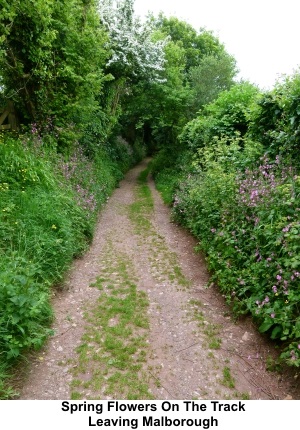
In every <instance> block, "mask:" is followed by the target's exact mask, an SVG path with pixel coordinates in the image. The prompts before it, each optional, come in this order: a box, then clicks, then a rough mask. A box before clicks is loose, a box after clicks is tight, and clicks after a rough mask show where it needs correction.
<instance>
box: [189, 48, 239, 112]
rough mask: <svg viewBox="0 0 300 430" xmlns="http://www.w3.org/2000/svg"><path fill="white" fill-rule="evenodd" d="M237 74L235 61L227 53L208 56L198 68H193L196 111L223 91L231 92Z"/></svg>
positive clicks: (192, 79) (192, 82)
mask: <svg viewBox="0 0 300 430" xmlns="http://www.w3.org/2000/svg"><path fill="white" fill-rule="evenodd" d="M235 74H236V69H235V60H234V59H233V57H231V56H230V55H228V54H227V53H226V52H225V51H224V52H223V53H222V54H221V53H220V54H219V55H218V56H217V55H206V56H205V57H203V58H202V59H201V61H200V63H199V65H198V66H195V67H191V68H190V70H189V80H190V85H191V88H192V89H193V92H194V97H193V99H194V101H193V104H194V106H195V107H194V109H195V110H196V111H197V110H199V109H200V108H202V107H203V106H204V105H206V104H208V103H211V102H212V101H213V100H215V99H216V98H217V96H218V94H219V93H221V92H222V91H225V90H229V88H230V87H231V86H232V85H233V83H234V82H233V78H234V76H235Z"/></svg>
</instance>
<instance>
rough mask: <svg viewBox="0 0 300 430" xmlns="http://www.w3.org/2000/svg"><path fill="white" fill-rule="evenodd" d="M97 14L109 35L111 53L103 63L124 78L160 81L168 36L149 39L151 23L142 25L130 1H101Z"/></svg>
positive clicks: (151, 31)
mask: <svg viewBox="0 0 300 430" xmlns="http://www.w3.org/2000/svg"><path fill="white" fill-rule="evenodd" d="M99 14H100V18H101V21H102V22H103V24H104V25H105V26H106V28H107V30H108V32H109V36H110V48H111V50H112V56H111V58H110V59H109V61H108V63H107V66H110V67H112V68H115V69H117V70H118V69H119V70H121V71H122V73H124V72H125V74H127V75H129V76H128V77H142V78H143V79H148V80H150V81H158V82H160V81H162V76H161V75H162V72H163V70H164V65H165V54H164V48H165V45H166V43H167V41H168V39H165V40H159V41H154V40H153V31H154V28H153V25H152V24H151V23H150V22H146V23H145V24H143V23H142V22H141V20H140V18H139V17H137V16H134V0H119V1H115V0H102V1H100V3H99ZM124 69H125V70H124Z"/></svg>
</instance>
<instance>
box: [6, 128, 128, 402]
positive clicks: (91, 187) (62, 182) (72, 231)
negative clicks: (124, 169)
mask: <svg viewBox="0 0 300 430" xmlns="http://www.w3.org/2000/svg"><path fill="white" fill-rule="evenodd" d="M21 139H22V140H17V139H15V138H12V137H11V135H9V134H7V135H6V136H5V137H3V135H0V160H1V169H0V285H1V288H0V368H1V369H3V372H0V379H1V385H0V398H1V399H2V398H3V399H4V398H9V397H10V396H11V393H12V392H13V389H10V388H9V377H8V372H7V369H9V368H11V366H12V365H13V364H14V363H16V361H17V359H18V358H19V357H20V356H23V355H24V354H25V353H26V352H27V351H29V350H30V349H32V348H34V349H38V348H40V347H41V345H42V344H43V342H45V340H46V339H47V337H48V336H49V334H51V331H50V330H49V329H48V327H49V324H50V323H51V317H52V313H51V308H50V304H49V300H50V296H51V287H53V286H55V285H58V283H59V282H61V280H62V279H63V277H64V274H65V273H66V270H67V269H68V268H69V266H70V264H71V262H72V260H73V258H74V257H77V256H79V255H81V254H82V253H83V252H84V251H85V250H86V249H87V248H88V245H89V243H90V241H91V239H92V235H93V229H94V225H95V222H96V218H97V213H98V209H99V208H100V206H101V205H102V204H103V203H104V202H106V199H107V196H108V195H109V194H110V192H111V191H112V189H113V188H114V186H115V183H116V181H117V180H119V179H120V176H121V175H122V174H121V173H120V171H119V170H118V167H117V165H116V164H114V163H112V162H111V161H110V160H109V158H108V157H107V156H106V155H105V154H100V155H99V156H98V157H96V158H95V159H94V160H88V159H87V158H86V157H84V155H83V154H82V152H81V151H80V150H79V149H78V148H77V149H76V148H75V150H74V154H73V155H72V156H70V158H69V159H67V158H66V159H63V158H62V156H61V155H59V154H57V153H56V152H55V151H54V150H50V149H47V148H46V147H45V145H41V146H39V147H35V146H34V144H33V142H31V141H30V138H28V136H27V137H26V136H23V137H21ZM70 171H71V172H72V174H69V173H70ZM63 172H64V173H63ZM66 172H68V175H69V177H68V178H66V177H65V176H64V175H65V174H66ZM12 372H13V371H12Z"/></svg>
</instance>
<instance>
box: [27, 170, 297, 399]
mask: <svg viewBox="0 0 300 430" xmlns="http://www.w3.org/2000/svg"><path fill="white" fill-rule="evenodd" d="M145 163H146V162H144V163H142V164H140V165H139V166H137V167H135V168H134V169H132V170H131V171H130V172H129V173H128V174H127V176H126V178H125V179H124V180H123V181H122V182H121V184H120V188H118V189H116V191H115V192H114V194H113V195H112V197H111V198H110V199H109V201H108V203H107V206H106V207H105V209H104V210H103V212H102V213H101V216H100V218H99V223H98V226H97V230H96V234H95V237H94V241H93V244H92V246H91V248H90V250H89V251H88V252H87V253H86V255H85V256H84V257H83V258H81V259H80V260H77V261H75V262H74V264H73V267H72V269H71V270H70V273H69V275H68V277H67V279H66V282H65V287H64V289H63V291H62V292H59V293H57V295H56V297H55V298H54V302H53V306H54V310H55V323H54V326H53V328H54V330H55V335H54V336H53V337H52V338H51V339H50V341H49V342H48V345H47V347H46V348H45V349H44V350H43V351H41V352H39V353H38V354H37V355H35V356H34V357H33V359H32V363H31V364H30V366H29V369H28V375H27V378H26V381H25V383H24V385H23V387H22V388H21V390H20V393H21V395H20V399H69V398H74V394H72V393H74V387H75V386H76V393H77V395H80V398H83V399H85V398H86V399H88V398H89V399H107V398H115V399H118V398H120V399H121V398H126V391H124V390H123V391H122V390H121V391H119V392H118V390H117V389H116V390H115V391H114V392H113V393H112V392H107V391H106V388H105V386H104V385H103V384H102V385H101V384H100V385H98V386H97V385H96V384H94V383H93V380H94V379H95V378H99V369H100V367H101V369H102V371H103V375H104V376H103V375H102V378H104V379H102V380H107V379H108V378H109V375H111V374H110V373H107V372H106V373H105V372H104V370H103V363H102V364H101V365H100V364H99V366H100V367H97V366H98V364H97V363H98V361H97V357H95V353H94V352H95V351H96V352H97V354H98V355H99V354H100V355H101V351H102V350H101V342H103V341H102V340H101V339H100V340H99V345H100V346H99V345H98V346H99V348H98V349H97V350H95V348H96V346H95V344H96V340H95V339H94V338H95V335H94V334H93V336H92V335H90V338H91V339H93V341H91V342H90V343H87V346H86V348H87V352H86V356H85V357H86V359H85V360H86V361H85V368H84V371H83V370H82V364H81V365H79V361H80V359H79V354H78V349H77V347H79V346H80V345H81V344H82V337H83V336H85V335H86V333H87V332H89V333H91V330H94V332H95V330H96V332H97V333H100V337H101V326H99V327H89V326H90V325H91V324H93V322H92V318H90V317H89V310H90V309H93V308H94V307H95V304H96V303H97V301H98V300H99V299H101V294H104V293H107V291H108V287H109V285H108V284H105V285H104V290H99V289H97V288H92V287H91V284H93V283H94V282H95V281H96V280H97V278H98V279H99V278H101V277H102V276H104V274H105V276H106V278H107V273H108V268H110V269H111V270H110V272H109V276H110V284H113V286H114V285H117V286H118V285H121V281H120V274H118V273H117V269H115V267H116V262H117V261H119V260H120V258H122V261H123V262H124V264H123V265H124V267H125V269H126V273H127V275H126V276H127V278H126V279H127V280H128V279H129V278H130V279H132V280H134V282H135V283H136V285H137V289H138V290H140V291H143V292H144V293H145V294H146V296H147V298H148V302H149V306H148V311H147V319H148V320H149V328H144V329H143V330H142V335H143V336H144V337H145V338H146V344H147V347H146V353H145V354H146V355H145V357H146V358H145V359H144V361H143V364H142V369H141V371H140V374H141V378H144V380H145V382H146V383H147V386H148V389H149V393H150V394H151V396H152V397H153V398H156V399H221V398H222V399H224V398H227V399H236V398H244V399H246V398H250V399H284V398H287V397H288V398H289V396H291V397H293V398H294V399H297V398H299V397H298V394H297V392H296V386H295V385H296V383H297V381H295V380H294V379H293V378H292V377H287V376H286V375H285V376H283V375H279V374H278V373H274V372H269V371H267V370H266V360H267V357H268V356H273V354H274V351H273V347H272V346H271V345H270V344H268V342H267V341H265V340H264V339H263V338H262V337H261V336H260V335H259V334H258V333H257V331H256V329H255V328H254V327H253V326H252V324H251V322H250V321H249V320H246V321H242V322H239V323H238V324H235V323H234V321H233V320H232V318H231V316H230V313H229V311H228V308H227V306H226V304H225V303H224V300H223V298H222V296H221V295H220V293H219V292H218V290H217V289H216V288H215V287H210V288H207V284H208V281H209V275H208V273H207V270H206V266H205V261H204V259H203V258H202V257H201V256H200V255H199V254H196V253H195V252H194V246H195V245H196V242H195V240H194V239H193V238H192V237H191V236H190V235H189V234H188V233H187V232H186V231H184V230H183V229H182V228H180V227H178V226H176V225H175V224H174V223H172V222H170V211H169V209H168V208H167V207H165V206H164V205H163V203H162V201H161V198H160V196H159V195H158V193H157V191H156V190H155V188H154V185H153V182H152V181H151V180H149V184H148V185H149V187H150V189H151V194H152V199H153V202H154V207H153V209H151V210H149V211H148V213H145V211H146V209H147V208H144V209H143V210H144V212H143V217H144V218H145V222H144V224H141V223H140V220H139V219H138V218H137V217H138V214H134V212H133V209H132V208H134V205H135V204H137V203H138V202H139V199H140V198H141V197H140V194H139V185H138V184H137V177H138V174H139V173H140V172H141V171H142V170H143V169H144V168H145V167H146V164H145ZM110 288H112V287H111V286H110ZM93 321H94V320H93ZM110 324H111V325H114V324H115V325H117V324H118V321H110ZM94 332H93V333H94ZM89 347H90V348H91V351H92V352H89V351H88V348H89ZM89 357H90V358H89ZM80 366H81V367H80ZM79 367H80V369H81V370H80V371H79V370H78V369H79ZM111 367H112V368H113V363H112V365H111ZM110 372H111V370H110ZM106 374H107V375H108V376H105V375H106ZM74 381H76V383H75V382H74ZM99 381H100V379H99ZM146 397H147V395H145V398H146ZM77 398H79V397H77Z"/></svg>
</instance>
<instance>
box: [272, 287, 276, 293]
mask: <svg viewBox="0 0 300 430" xmlns="http://www.w3.org/2000/svg"><path fill="white" fill-rule="evenodd" d="M272 290H273V293H277V287H276V285H273V287H272Z"/></svg>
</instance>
